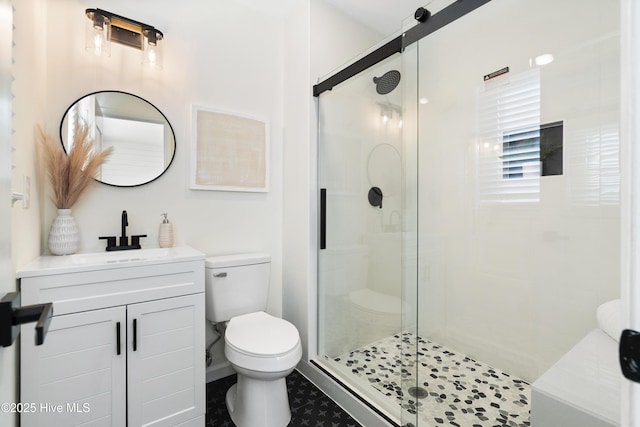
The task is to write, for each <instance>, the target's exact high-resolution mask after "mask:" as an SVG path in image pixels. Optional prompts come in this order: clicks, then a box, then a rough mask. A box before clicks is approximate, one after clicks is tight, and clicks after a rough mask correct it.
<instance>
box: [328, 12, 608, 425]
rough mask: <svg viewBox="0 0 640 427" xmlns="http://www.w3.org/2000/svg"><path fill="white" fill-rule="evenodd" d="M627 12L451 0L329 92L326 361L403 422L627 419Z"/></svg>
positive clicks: (359, 391)
mask: <svg viewBox="0 0 640 427" xmlns="http://www.w3.org/2000/svg"><path fill="white" fill-rule="evenodd" d="M618 6H619V4H618V2H615V1H614V2H611V1H609V0H589V1H588V2H584V1H581V0H566V1H565V0H563V1H562V2H557V1H554V0H520V1H517V2H514V1H512V0H491V1H485V0H467V1H464V2H462V1H451V0H446V1H445V0H442V1H434V2H432V3H431V4H430V5H429V7H435V8H436V9H434V10H436V14H434V16H433V17H432V19H433V20H434V21H431V22H432V24H430V21H429V20H427V21H426V22H424V23H416V22H415V21H414V20H412V19H411V20H408V21H406V23H405V26H404V27H405V28H404V30H405V36H406V35H407V34H409V35H411V37H403V41H404V42H406V43H404V44H403V46H402V53H397V54H395V55H393V56H390V57H388V58H387V59H385V60H383V61H381V62H379V63H377V64H375V65H374V66H372V67H370V68H368V69H366V70H365V71H362V72H360V73H359V74H357V75H355V76H354V77H352V78H350V79H348V80H347V81H344V82H342V83H340V84H339V85H337V86H335V87H334V88H333V89H332V90H330V91H325V92H322V93H321V94H320V96H319V182H320V188H321V194H320V199H321V203H320V206H321V211H322V212H321V218H320V220H321V224H322V227H321V236H320V240H321V245H322V248H321V249H320V250H319V260H318V261H319V277H318V283H319V355H320V362H321V363H322V365H323V366H324V367H325V368H326V369H327V370H328V371H329V372H330V373H332V374H333V375H334V376H335V377H337V378H338V379H339V380H340V381H341V382H342V383H343V384H345V385H346V386H347V387H348V388H350V389H352V390H354V392H355V393H357V394H358V395H359V396H361V397H362V398H363V399H364V400H366V401H367V403H369V404H370V405H372V406H374V407H376V408H377V409H378V410H379V411H380V412H381V413H383V414H384V415H385V416H387V417H388V419H389V420H390V421H392V422H394V423H396V424H399V425H402V426H409V425H414V426H418V427H420V426H431V425H440V424H442V423H448V424H452V425H479V426H483V427H485V426H492V425H495V424H496V423H502V422H503V421H504V422H507V421H508V422H509V425H515V426H527V425H533V426H534V427H538V426H541V427H542V426H549V425H559V424H557V418H554V417H557V416H558V414H559V412H558V411H559V410H560V409H558V408H561V410H563V411H564V410H566V411H567V413H563V415H562V417H564V418H562V419H569V420H576V419H581V417H584V416H587V417H595V419H604V420H607V421H608V422H610V423H611V424H612V425H616V422H618V423H619V412H620V408H619V401H620V386H619V384H620V380H621V374H620V371H619V367H618V366H617V357H616V353H617V352H616V348H617V347H616V346H617V342H616V338H617V337H619V333H616V331H613V332H612V331H611V330H607V329H608V328H607V326H610V325H606V324H605V325H604V326H603V325H602V324H601V323H602V322H598V321H597V320H602V319H601V318H598V315H597V312H598V309H599V307H600V306H603V304H605V303H608V302H610V301H612V300H616V299H618V298H620V233H619V230H620V226H621V214H620V147H619V145H620V143H619V116H620V111H619V110H620V94H619V82H620V67H619V57H620V48H619V10H618ZM440 13H442V15H440V17H437V14H440ZM445 21H446V22H448V24H446V25H442V23H443V22H445ZM420 26H422V29H420ZM414 29H417V30H418V31H413V30H414ZM423 30H424V31H423ZM417 33H421V35H420V36H419V37H418V36H415V35H416V34H417ZM414 36H415V37H414ZM407 40H410V41H409V42H407ZM615 314H617V315H621V313H620V310H618V312H617V313H615ZM619 320H620V321H621V318H620V319H619ZM605 323H606V322H605ZM612 355H613V356H612ZM567 360H568V361H569V362H567ZM545 405H547V406H545ZM550 405H551V406H550ZM572 411H573V412H572ZM576 423H579V422H578V421H576Z"/></svg>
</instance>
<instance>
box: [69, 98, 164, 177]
mask: <svg viewBox="0 0 640 427" xmlns="http://www.w3.org/2000/svg"><path fill="white" fill-rule="evenodd" d="M79 122H84V123H86V124H87V125H88V126H89V135H90V137H91V138H93V139H94V144H96V149H98V150H103V149H106V148H108V147H113V151H112V153H111V155H109V157H108V158H107V160H106V161H105V163H104V164H103V165H102V166H101V169H100V171H99V173H98V176H97V177H96V180H97V181H99V182H102V183H104V184H107V185H113V186H115V187H136V186H139V185H144V184H148V183H150V182H151V181H153V180H155V179H157V178H158V177H160V176H161V175H162V174H163V173H164V172H165V171H166V170H167V169H168V168H169V166H171V163H172V162H173V158H174V156H175V152H176V138H175V133H174V132H173V128H172V127H171V124H170V123H169V120H168V119H167V118H166V116H165V115H164V114H163V113H162V112H161V111H160V110H159V109H158V108H156V107H155V106H154V105H153V104H151V103H150V102H149V101H147V100H145V99H143V98H141V97H139V96H137V95H133V94H131V93H127V92H121V91H114V90H105V91H99V92H93V93H90V94H88V95H85V96H83V97H82V98H79V99H77V100H76V101H75V102H74V103H73V104H71V106H70V107H69V108H68V109H67V111H66V112H65V113H64V116H63V117H62V122H61V124H60V139H61V141H62V146H63V147H64V150H65V152H69V150H70V149H71V144H73V135H74V129H75V127H76V125H77V123H79Z"/></svg>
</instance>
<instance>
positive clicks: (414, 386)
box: [333, 334, 531, 427]
mask: <svg viewBox="0 0 640 427" xmlns="http://www.w3.org/2000/svg"><path fill="white" fill-rule="evenodd" d="M416 345H417V349H418V357H417V359H416V358H415V357H405V358H404V359H406V360H402V359H403V358H402V357H401V356H402V349H403V348H404V349H405V350H406V349H412V350H413V352H415V349H416ZM413 352H412V353H413ZM333 361H334V362H335V363H336V364H337V365H338V366H339V369H340V371H342V372H348V373H349V375H350V376H353V377H355V378H356V379H357V380H358V382H359V383H362V382H364V383H366V384H368V385H369V386H370V387H372V388H373V389H375V390H377V391H378V392H379V393H381V394H382V395H384V396H386V398H385V399H384V400H385V401H386V402H387V403H388V404H391V405H395V407H396V408H397V407H398V405H400V406H401V407H402V411H403V413H404V414H409V416H408V417H404V416H403V419H410V418H412V417H413V418H415V415H413V416H412V415H411V414H416V413H417V418H418V426H421V425H425V426H429V427H431V426H440V425H443V426H444V425H447V426H460V427H493V426H499V427H502V426H510V427H526V426H530V425H531V424H530V421H529V408H530V405H529V402H530V395H531V390H530V386H529V384H528V383H526V382H525V381H523V380H521V379H519V378H516V377H514V376H511V375H509V374H507V373H506V372H502V371H500V370H498V369H494V368H492V367H490V366H489V365H486V364H484V363H480V362H477V361H475V360H473V359H471V358H469V357H467V356H465V355H463V354H460V353H456V352H453V351H451V350H449V349H447V348H446V347H444V346H442V345H439V344H436V343H434V342H431V341H428V340H424V339H422V338H420V337H417V336H415V335H413V334H403V335H395V336H392V337H389V338H385V339H382V340H380V341H377V342H375V343H373V344H370V345H367V346H365V347H363V348H360V349H358V350H355V351H352V352H350V353H347V354H345V355H343V356H340V357H336V358H334V359H333ZM416 364H417V366H418V381H416V378H415V374H414V371H415V368H414V367H415V365H416ZM387 406H388V405H387ZM412 425H413V424H412V423H407V424H406V426H407V427H409V426H412Z"/></svg>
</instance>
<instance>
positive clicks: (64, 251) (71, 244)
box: [49, 209, 80, 255]
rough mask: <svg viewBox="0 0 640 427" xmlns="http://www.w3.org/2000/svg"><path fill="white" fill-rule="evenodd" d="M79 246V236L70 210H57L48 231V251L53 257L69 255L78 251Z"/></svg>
mask: <svg viewBox="0 0 640 427" xmlns="http://www.w3.org/2000/svg"><path fill="white" fill-rule="evenodd" d="M79 245H80V235H79V233H78V226H77V225H76V219H75V218H74V217H72V216H71V209H58V216H57V217H55V218H54V220H53V222H52V223H51V230H50V231H49V250H50V251H51V253H52V254H54V255H71V254H73V253H76V252H77V251H78V247H79Z"/></svg>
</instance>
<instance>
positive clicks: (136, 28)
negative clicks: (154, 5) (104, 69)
mask: <svg viewBox="0 0 640 427" xmlns="http://www.w3.org/2000/svg"><path fill="white" fill-rule="evenodd" d="M85 14H86V16H87V18H88V21H87V26H86V45H85V47H86V49H87V50H88V51H91V52H93V53H94V55H96V56H111V42H115V43H118V44H122V45H125V46H129V47H132V48H134V49H138V50H140V51H142V63H143V64H144V65H147V66H150V67H152V68H162V43H161V41H162V39H163V37H164V35H163V34H162V31H160V30H158V29H156V28H154V27H153V26H151V25H147V24H143V23H142V22H138V21H134V20H132V19H129V18H125V17H124V16H120V15H116V14H115V13H111V12H107V11H106V10H102V9H87V10H86V11H85Z"/></svg>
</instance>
